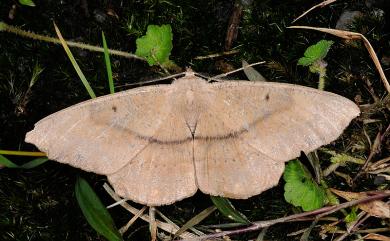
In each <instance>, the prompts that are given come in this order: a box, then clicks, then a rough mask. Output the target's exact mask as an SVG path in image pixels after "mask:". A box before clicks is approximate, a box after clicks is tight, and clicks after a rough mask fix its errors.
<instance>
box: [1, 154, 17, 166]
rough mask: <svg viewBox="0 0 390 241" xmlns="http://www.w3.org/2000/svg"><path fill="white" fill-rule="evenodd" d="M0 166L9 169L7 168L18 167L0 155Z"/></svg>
mask: <svg viewBox="0 0 390 241" xmlns="http://www.w3.org/2000/svg"><path fill="white" fill-rule="evenodd" d="M0 165H2V166H5V167H9V168H18V167H19V165H16V164H15V163H13V162H12V161H10V160H9V159H8V158H6V157H5V156H3V155H0Z"/></svg>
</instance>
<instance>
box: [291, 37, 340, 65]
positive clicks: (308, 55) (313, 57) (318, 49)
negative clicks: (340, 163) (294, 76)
mask: <svg viewBox="0 0 390 241" xmlns="http://www.w3.org/2000/svg"><path fill="white" fill-rule="evenodd" d="M332 44H333V41H328V40H320V41H318V42H317V43H316V44H314V45H311V46H309V47H308V48H307V49H306V51H305V53H304V57H302V58H300V59H299V60H298V65H303V66H309V65H311V64H313V63H314V62H315V61H317V60H320V59H323V58H325V56H326V55H327V53H328V51H329V49H330V47H331V46H332Z"/></svg>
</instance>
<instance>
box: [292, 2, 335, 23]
mask: <svg viewBox="0 0 390 241" xmlns="http://www.w3.org/2000/svg"><path fill="white" fill-rule="evenodd" d="M336 1H337V0H325V1H323V2H322V3H319V4H317V5H314V6H313V7H311V8H309V10H307V11H305V12H304V13H302V14H301V15H299V17H297V18H296V19H294V20H293V21H292V22H291V23H294V22H296V21H298V20H299V19H301V18H302V17H303V16H305V15H306V14H308V13H310V12H311V11H313V10H314V9H316V8H319V7H321V8H322V7H325V6H326V5H329V4H331V3H334V2H336Z"/></svg>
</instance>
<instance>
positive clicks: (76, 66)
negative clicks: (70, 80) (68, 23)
mask: <svg viewBox="0 0 390 241" xmlns="http://www.w3.org/2000/svg"><path fill="white" fill-rule="evenodd" d="M54 28H55V30H56V33H57V36H58V38H59V39H60V41H61V44H62V47H64V50H65V52H66V54H67V55H68V58H69V60H70V62H71V63H72V65H73V68H74V69H75V70H76V72H77V74H78V76H79V78H80V80H81V82H83V85H84V86H85V88H86V89H87V91H88V94H89V95H90V96H91V98H96V95H95V93H94V92H93V90H92V88H91V86H90V85H89V83H88V80H87V78H85V76H84V74H83V71H81V69H80V66H79V65H78V64H77V62H76V59H75V58H74V57H73V54H72V52H71V51H70V49H69V47H68V45H67V43H66V41H65V40H64V38H63V37H62V34H61V32H60V30H59V29H58V27H57V25H56V24H55V23H54Z"/></svg>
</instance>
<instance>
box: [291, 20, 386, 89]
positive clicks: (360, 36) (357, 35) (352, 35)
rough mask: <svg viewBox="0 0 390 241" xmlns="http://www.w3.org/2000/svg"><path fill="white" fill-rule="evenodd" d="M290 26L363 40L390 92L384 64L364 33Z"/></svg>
mask: <svg viewBox="0 0 390 241" xmlns="http://www.w3.org/2000/svg"><path fill="white" fill-rule="evenodd" d="M288 28H299V29H310V30H316V31H320V32H324V33H329V34H332V35H335V36H337V37H340V38H343V39H348V40H362V41H363V43H364V45H365V46H366V48H367V50H368V53H369V54H370V57H371V59H372V61H373V62H374V64H375V67H376V69H377V70H378V72H379V75H380V77H381V79H382V82H383V84H384V86H385V88H386V90H387V92H388V93H390V84H389V82H388V81H387V78H386V75H385V73H384V72H383V69H382V66H381V64H380V62H379V59H378V56H376V53H375V51H374V48H373V47H372V46H371V44H370V42H369V41H368V40H367V38H366V37H364V35H363V34H361V33H355V32H349V31H343V30H337V29H331V28H317V27H310V26H290V27H288Z"/></svg>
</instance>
